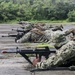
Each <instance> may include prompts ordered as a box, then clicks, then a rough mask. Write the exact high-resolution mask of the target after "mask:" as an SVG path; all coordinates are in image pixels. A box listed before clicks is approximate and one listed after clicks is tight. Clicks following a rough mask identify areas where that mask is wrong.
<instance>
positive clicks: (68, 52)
mask: <svg viewBox="0 0 75 75" xmlns="http://www.w3.org/2000/svg"><path fill="white" fill-rule="evenodd" d="M72 57H75V41H69V42H68V43H66V44H65V45H63V46H62V47H61V48H60V50H57V52H56V54H54V55H52V56H51V57H49V58H48V59H47V60H45V61H43V62H39V63H37V65H36V68H40V69H44V68H45V69H46V68H50V67H56V66H60V65H62V64H65V63H66V62H67V60H69V59H70V58H72Z"/></svg>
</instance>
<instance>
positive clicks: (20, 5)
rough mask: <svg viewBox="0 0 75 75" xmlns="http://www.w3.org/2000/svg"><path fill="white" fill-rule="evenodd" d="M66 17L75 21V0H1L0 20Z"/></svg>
mask: <svg viewBox="0 0 75 75" xmlns="http://www.w3.org/2000/svg"><path fill="white" fill-rule="evenodd" d="M65 19H68V21H71V22H72V21H75V0H0V22H7V21H9V20H17V21H20V20H24V21H27V20H52V21H54V20H65Z"/></svg>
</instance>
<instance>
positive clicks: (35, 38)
mask: <svg viewBox="0 0 75 75" xmlns="http://www.w3.org/2000/svg"><path fill="white" fill-rule="evenodd" d="M55 28H56V29H57V30H62V27H61V26H56V27H55ZM43 29H44V28H43ZM51 29H52V27H51V28H49V30H42V29H40V28H33V29H32V30H31V31H30V32H28V33H27V34H25V35H24V36H23V37H22V38H21V39H19V40H17V42H19V43H24V42H30V41H32V42H48V41H49V40H50V37H51V33H52V31H54V29H52V30H51Z"/></svg>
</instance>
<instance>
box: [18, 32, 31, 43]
mask: <svg viewBox="0 0 75 75" xmlns="http://www.w3.org/2000/svg"><path fill="white" fill-rule="evenodd" d="M30 36H31V32H28V33H26V34H25V35H24V36H23V37H22V38H20V39H19V40H17V42H19V43H24V42H28V41H29V38H30Z"/></svg>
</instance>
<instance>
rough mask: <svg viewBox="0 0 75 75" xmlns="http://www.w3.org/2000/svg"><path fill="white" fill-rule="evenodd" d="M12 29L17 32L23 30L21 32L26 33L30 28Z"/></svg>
mask: <svg viewBox="0 0 75 75" xmlns="http://www.w3.org/2000/svg"><path fill="white" fill-rule="evenodd" d="M12 31H17V32H23V33H27V32H29V31H30V30H24V29H12Z"/></svg>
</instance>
